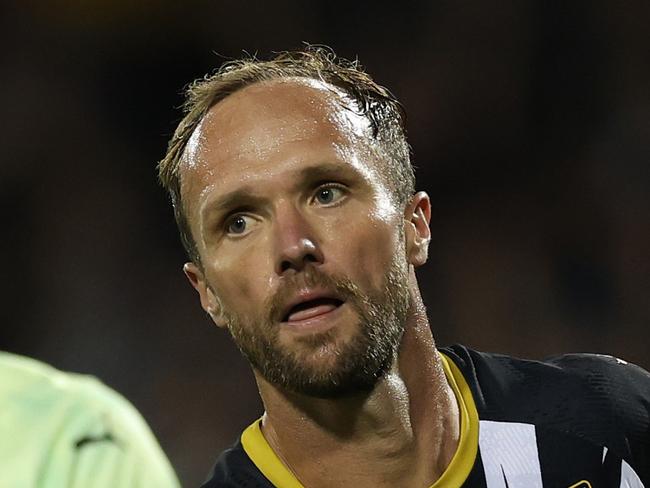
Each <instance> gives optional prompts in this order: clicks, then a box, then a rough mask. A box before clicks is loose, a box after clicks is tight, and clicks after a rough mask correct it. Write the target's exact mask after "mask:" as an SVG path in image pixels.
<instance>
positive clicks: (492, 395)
mask: <svg viewBox="0 0 650 488" xmlns="http://www.w3.org/2000/svg"><path fill="white" fill-rule="evenodd" d="M441 352H443V353H444V354H446V355H448V357H450V359H452V360H453V361H454V363H456V364H457V366H458V367H459V369H460V370H461V371H462V373H463V376H464V377H465V378H466V380H467V382H468V384H469V385H470V388H471V389H472V394H473V396H474V400H475V403H476V406H477V410H478V412H479V416H480V418H481V419H482V420H494V421H504V422H522V423H530V424H534V425H536V426H538V427H543V428H546V429H552V430H555V431H562V432H565V433H570V434H573V435H576V436H579V437H581V438H584V439H586V440H589V441H591V442H593V443H595V444H597V445H601V446H608V447H609V448H610V449H613V450H614V451H615V452H617V453H618V454H619V455H620V456H621V457H624V458H628V459H642V460H644V464H646V463H645V460H646V459H650V438H649V436H648V432H650V374H649V373H648V372H647V371H645V370H644V369H643V368H640V367H639V366H636V365H634V364H631V363H628V362H626V361H623V360H621V359H618V358H615V357H612V356H606V355H601V354H565V355H561V356H555V357H551V358H548V359H545V360H542V361H535V360H526V359H519V358H514V357H510V356H505V355H501V354H491V353H485V352H478V351H473V350H471V349H468V348H466V347H464V346H459V345H456V346H452V347H450V348H443V349H441Z"/></svg>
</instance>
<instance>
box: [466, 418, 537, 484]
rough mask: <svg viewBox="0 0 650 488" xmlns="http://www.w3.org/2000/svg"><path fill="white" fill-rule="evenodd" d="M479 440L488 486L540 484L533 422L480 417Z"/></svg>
mask: <svg viewBox="0 0 650 488" xmlns="http://www.w3.org/2000/svg"><path fill="white" fill-rule="evenodd" d="M478 444H479V449H480V451H481V459H482V460H483V469H484V471H485V481H486V484H487V488H542V473H541V469H540V466H539V455H538V453H537V437H536V435H535V426H534V425H530V424H520V423H515V422H494V421H491V420H481V421H480V422H479V441H478Z"/></svg>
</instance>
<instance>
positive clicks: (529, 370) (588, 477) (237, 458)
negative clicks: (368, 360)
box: [203, 345, 650, 488]
mask: <svg viewBox="0 0 650 488" xmlns="http://www.w3.org/2000/svg"><path fill="white" fill-rule="evenodd" d="M440 352H441V356H442V363H443V367H444V369H445V374H446V376H447V381H448V382H449V384H450V386H451V387H452V390H453V391H454V394H455V396H456V399H457V401H458V405H459V410H460V427H461V428H460V438H459V443H458V448H457V450H456V453H455V454H454V456H453V458H452V460H451V463H450V464H449V466H448V467H447V469H446V470H445V472H444V473H443V475H442V476H441V478H440V479H438V480H437V481H436V482H435V483H434V484H433V485H432V487H431V488H455V487H466V488H643V487H646V486H647V487H648V488H650V375H649V374H648V373H647V372H646V371H645V370H643V369H641V368H639V367H637V366H635V365H632V364H628V363H626V362H625V361H622V360H620V359H616V358H613V357H611V356H603V355H597V354H568V355H563V356H558V357H554V358H550V359H547V360H545V361H531V360H523V359H517V358H513V357H509V356H504V355H499V354H489V353H482V352H477V351H473V350H471V349H468V348H466V347H464V346H460V345H456V346H452V347H450V348H442V349H441V350H440ZM302 486H303V485H302V484H301V483H300V481H299V480H298V479H297V478H296V477H295V476H294V475H293V473H292V472H291V471H290V470H289V469H288V468H287V467H286V466H285V465H283V463H282V461H280V459H279V458H278V457H277V456H276V455H275V453H274V452H273V450H272V448H271V447H270V446H269V444H268V443H267V442H266V440H265V438H264V436H263V434H262V431H261V429H260V420H258V421H256V422H255V423H253V424H252V425H251V426H249V427H248V428H247V429H246V430H245V431H244V432H243V433H242V435H241V437H240V439H239V440H238V441H237V442H236V443H235V445H234V446H233V447H231V448H230V449H228V450H226V451H224V452H223V453H222V454H221V455H220V456H219V459H218V460H217V463H216V465H215V467H214V470H213V472H212V474H211V476H210V479H209V480H208V481H207V482H206V483H205V484H204V485H203V488H215V487H228V488H235V487H237V488H270V487H278V488H301V487H302Z"/></svg>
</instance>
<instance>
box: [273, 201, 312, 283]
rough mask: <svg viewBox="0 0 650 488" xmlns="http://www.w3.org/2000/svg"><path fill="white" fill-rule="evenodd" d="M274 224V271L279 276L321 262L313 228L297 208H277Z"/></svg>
mask: <svg viewBox="0 0 650 488" xmlns="http://www.w3.org/2000/svg"><path fill="white" fill-rule="evenodd" d="M275 224H276V225H275V236H274V238H275V242H276V266H275V271H276V273H277V274H278V275H279V276H282V275H285V274H287V273H288V272H289V271H291V270H293V271H302V270H304V268H305V266H307V265H310V264H311V265H314V264H321V263H322V262H323V253H322V251H321V248H320V246H319V244H318V240H317V238H316V236H315V232H314V229H313V228H312V226H311V225H310V224H309V222H308V221H307V219H306V218H305V217H304V216H303V215H302V214H301V213H300V212H299V211H298V210H297V209H295V208H293V207H290V206H288V205H287V206H285V207H283V208H280V209H277V213H276V222H275Z"/></svg>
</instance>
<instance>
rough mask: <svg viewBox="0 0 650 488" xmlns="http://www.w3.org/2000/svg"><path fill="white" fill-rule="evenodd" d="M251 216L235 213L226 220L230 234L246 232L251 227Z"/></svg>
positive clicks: (227, 230)
mask: <svg viewBox="0 0 650 488" xmlns="http://www.w3.org/2000/svg"><path fill="white" fill-rule="evenodd" d="M249 220H250V217H248V216H247V215H234V216H232V217H231V218H229V219H228V220H227V221H226V232H227V233H228V234H235V235H241V234H244V233H245V232H246V230H247V228H248V227H249Z"/></svg>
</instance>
